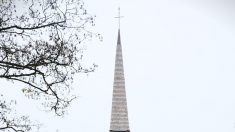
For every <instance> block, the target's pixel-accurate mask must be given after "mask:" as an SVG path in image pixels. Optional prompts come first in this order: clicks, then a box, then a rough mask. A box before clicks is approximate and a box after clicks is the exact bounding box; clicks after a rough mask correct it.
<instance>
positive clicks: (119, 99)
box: [110, 9, 130, 132]
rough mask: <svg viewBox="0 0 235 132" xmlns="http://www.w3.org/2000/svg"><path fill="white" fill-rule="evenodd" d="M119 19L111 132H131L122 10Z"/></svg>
mask: <svg viewBox="0 0 235 132" xmlns="http://www.w3.org/2000/svg"><path fill="white" fill-rule="evenodd" d="M117 18H119V29H118V38H117V47H116V60H115V71H114V82H113V99H112V113H111V124H110V132H130V129H129V121H128V111H127V100H126V90H125V78H124V69H123V59H122V45H121V36H120V9H119V17H117Z"/></svg>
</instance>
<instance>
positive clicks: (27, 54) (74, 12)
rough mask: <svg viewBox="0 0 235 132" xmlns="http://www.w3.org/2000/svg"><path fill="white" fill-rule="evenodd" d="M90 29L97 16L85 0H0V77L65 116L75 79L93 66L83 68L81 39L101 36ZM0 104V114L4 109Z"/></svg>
mask: <svg viewBox="0 0 235 132" xmlns="http://www.w3.org/2000/svg"><path fill="white" fill-rule="evenodd" d="M91 26H94V16H91V15H89V14H88V13H87V11H86V9H85V8H84V3H83V1H81V0H40V1H39V0H1V1H0V78H2V79H7V80H10V81H18V82H22V83H24V84H26V86H27V87H26V88H23V89H22V91H23V92H24V93H25V94H26V96H27V97H29V98H33V99H40V100H43V102H44V106H45V108H49V109H50V110H53V111H54V112H55V113H56V114H57V115H59V116H60V115H63V114H64V112H65V109H66V108H67V107H68V106H69V104H70V102H71V101H72V100H73V99H74V98H75V96H73V95H71V92H70V90H71V86H70V84H71V82H72V81H73V75H74V74H75V73H80V72H84V73H87V72H92V71H94V68H95V65H93V66H91V67H89V68H84V67H83V66H82V64H81V60H82V58H83V46H84V43H83V41H84V40H86V39H89V38H91V37H92V36H93V35H97V36H99V34H94V33H92V32H90V31H89V30H88V29H89V28H90V27H91ZM0 103H1V106H0V111H4V109H5V110H6V109H7V107H5V106H6V105H4V102H0ZM3 106H4V107H3ZM1 114H2V113H1ZM0 116H2V115H0ZM3 120H5V119H3V118H1V119H0V130H1V129H3V127H1V123H2V122H1V121H3ZM8 125H9V124H8ZM8 127H9V126H8ZM12 129H16V128H14V127H12ZM15 131H16V130H15ZM24 131H27V128H25V130H24Z"/></svg>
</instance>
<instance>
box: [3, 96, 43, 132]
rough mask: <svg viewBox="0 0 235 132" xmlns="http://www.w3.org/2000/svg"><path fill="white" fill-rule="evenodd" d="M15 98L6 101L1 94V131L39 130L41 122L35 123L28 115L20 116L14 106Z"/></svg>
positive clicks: (22, 131) (25, 131) (24, 131)
mask: <svg viewBox="0 0 235 132" xmlns="http://www.w3.org/2000/svg"><path fill="white" fill-rule="evenodd" d="M15 104H16V101H15V100H10V101H8V102H7V101H6V100H4V98H3V95H0V110H1V111H0V131H5V132H10V131H15V132H27V131H31V130H33V131H36V130H39V128H40V124H36V123H33V122H32V121H30V120H29V117H28V116H18V115H17V114H16V111H15V109H14V108H13V106H14V105H15Z"/></svg>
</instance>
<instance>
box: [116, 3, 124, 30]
mask: <svg viewBox="0 0 235 132" xmlns="http://www.w3.org/2000/svg"><path fill="white" fill-rule="evenodd" d="M115 18H118V27H119V29H120V25H121V22H120V20H121V18H123V16H121V14H120V7H118V16H117V17H115Z"/></svg>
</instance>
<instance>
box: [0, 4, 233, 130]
mask: <svg viewBox="0 0 235 132" xmlns="http://www.w3.org/2000/svg"><path fill="white" fill-rule="evenodd" d="M84 1H85V5H86V7H87V9H88V12H89V13H90V14H94V15H96V27H95V31H96V32H99V33H100V34H102V36H103V38H104V39H103V41H102V42H100V41H98V39H95V38H94V40H93V41H91V42H89V43H88V46H87V51H86V57H85V59H86V60H84V63H86V64H87V65H89V64H92V63H93V62H95V63H96V64H98V65H99V67H98V68H97V70H96V72H94V73H90V74H89V75H76V77H75V80H76V81H75V83H74V84H73V87H74V88H75V90H74V93H76V94H78V95H79V98H78V99H77V100H76V101H74V102H73V103H72V105H71V107H70V108H69V110H68V114H67V115H66V116H65V117H64V118H57V117H55V116H54V115H53V113H45V112H42V110H41V109H40V108H39V107H38V106H37V103H35V101H29V100H27V99H25V97H24V95H23V94H22V93H21V92H20V90H19V92H18V93H17V92H16V93H14V94H11V96H14V98H17V99H18V102H19V105H20V106H21V108H19V109H20V110H22V113H27V114H30V115H31V117H32V119H35V120H38V121H40V122H42V123H44V125H43V127H42V131H43V132H55V131H56V130H57V129H58V130H59V132H105V131H106V132H108V131H109V124H110V115H111V102H112V88H113V86H112V84H113V78H114V77H113V76H114V61H115V48H116V42H117V30H118V25H117V20H116V19H114V17H115V16H116V15H117V8H118V6H119V5H120V6H121V14H122V15H123V16H124V18H123V19H122V20H121V39H122V46H123V59H124V70H125V78H126V91H127V101H128V110H129V122H130V129H131V131H132V132H147V131H151V132H172V131H174V132H189V131H190V132H234V131H235V1H233V0H99V1H98V0H84ZM0 83H1V84H2V86H1V87H5V88H9V89H8V90H4V92H5V93H10V92H11V91H13V88H18V89H21V88H22V87H23V85H22V84H19V83H15V84H12V83H11V82H6V81H3V80H1V82H0ZM2 92H3V91H2ZM16 95H17V96H16ZM9 98H10V96H9ZM32 102H33V103H34V104H32ZM29 111H30V112H29Z"/></svg>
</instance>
